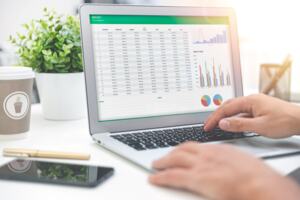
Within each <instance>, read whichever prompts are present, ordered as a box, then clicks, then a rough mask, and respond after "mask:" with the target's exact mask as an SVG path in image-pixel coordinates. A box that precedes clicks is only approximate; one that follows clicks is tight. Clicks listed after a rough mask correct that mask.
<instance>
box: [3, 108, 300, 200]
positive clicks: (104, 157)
mask: <svg viewBox="0 0 300 200" xmlns="http://www.w3.org/2000/svg"><path fill="white" fill-rule="evenodd" d="M31 120H32V121H31V129H30V132H29V133H28V137H27V138H26V139H23V140H15V141H0V151H1V152H2V149H3V148H5V147H19V148H20V147H24V148H37V149H44V150H58V151H71V152H74V151H75V152H88V153H91V155H92V156H91V160H90V161H77V162H80V163H85V164H96V165H103V166H113V167H114V168H115V175H114V176H113V177H112V178H111V179H109V180H108V181H106V182H105V183H104V184H103V185H101V186H99V187H96V188H92V189H91V188H78V187H70V186H58V185H47V184H38V183H25V182H13V181H0V188H1V197H2V198H3V197H5V198H4V199H12V200H15V199H29V198H30V200H35V199H43V200H47V199H51V200H53V199H57V198H59V199H72V200H76V199H78V200H79V199H80V200H82V199H86V198H87V197H88V198H89V199H91V200H92V199H97V200H98V199H105V200H110V199H113V200H114V199H130V200H135V199H138V200H140V199H143V200H147V199H151V200H154V199H155V200H159V199H162V200H168V199H170V200H174V199H185V200H188V199H200V198H199V197H197V196H196V195H193V194H190V193H188V192H184V191H177V190H173V189H167V188H158V187H155V186H152V185H150V184H149V183H148V182H147V177H148V173H147V172H146V171H144V170H143V169H141V168H139V167H137V166H135V165H134V164H132V163H130V162H128V161H126V160H124V159H122V158H120V157H118V156H117V155H115V154H113V153H111V152H108V151H107V150H105V149H102V148H101V147H99V146H98V145H96V144H95V143H94V142H93V141H92V139H91V138H90V136H89V131H88V123H87V119H82V120H77V121H48V120H44V119H43V117H42V113H41V107H40V106H39V105H34V106H33V107H32V119H31ZM9 160H11V158H4V157H2V156H1V159H0V164H4V163H5V162H8V161H9ZM71 162H74V161H71ZM266 162H267V163H268V164H270V165H271V166H272V167H274V168H275V169H276V170H278V171H279V172H281V173H283V174H286V173H288V172H290V171H292V170H293V169H295V168H297V166H299V163H300V155H299V156H292V157H284V158H277V159H271V160H267V161H266ZM33 186H34V187H33Z"/></svg>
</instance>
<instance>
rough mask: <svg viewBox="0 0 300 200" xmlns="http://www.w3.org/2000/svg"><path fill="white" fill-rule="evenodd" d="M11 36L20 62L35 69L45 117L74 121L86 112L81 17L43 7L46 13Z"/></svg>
mask: <svg viewBox="0 0 300 200" xmlns="http://www.w3.org/2000/svg"><path fill="white" fill-rule="evenodd" d="M24 28H25V33H24V34H20V33H17V36H16V37H12V36H10V41H11V43H12V44H14V45H15V46H16V47H17V53H18V55H19V57H20V62H21V63H20V64H21V65H23V66H28V67H32V68H33V70H34V71H35V72H36V81H37V87H38V91H39V94H40V99H41V104H42V110H43V114H44V117H45V118H46V119H52V120H72V119H79V118H82V117H83V116H84V115H85V111H86V107H85V89H84V76H83V66H82V52H81V43H80V25H79V20H78V19H77V18H76V17H74V16H63V15H58V14H57V13H56V12H55V11H49V10H47V9H46V8H45V9H44V16H43V17H42V19H39V20H32V21H31V22H30V23H28V24H24Z"/></svg>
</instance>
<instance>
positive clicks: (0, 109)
mask: <svg viewBox="0 0 300 200" xmlns="http://www.w3.org/2000/svg"><path fill="white" fill-rule="evenodd" d="M33 78H34V73H33V71H32V69H31V68H28V67H1V66H0V139H20V138H24V137H26V132H27V131H28V130H29V127H30V111H31V95H32V86H33Z"/></svg>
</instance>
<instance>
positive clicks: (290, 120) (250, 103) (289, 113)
mask: <svg viewBox="0 0 300 200" xmlns="http://www.w3.org/2000/svg"><path fill="white" fill-rule="evenodd" d="M217 125H219V127H220V128H221V129H223V130H226V131H232V132H240V131H251V132H256V133H258V134H261V135H264V136H266V137H271V138H283V137H288V136H291V135H294V134H298V133H299V132H300V107H299V106H297V105H294V104H291V103H288V102H285V101H282V100H279V99H276V98H273V97H270V96H266V95H263V94H257V95H250V96H247V97H238V98H235V99H231V100H229V101H227V102H225V103H224V104H223V105H222V106H221V107H219V108H218V109H217V110H216V111H215V112H214V113H212V114H211V115H210V116H209V117H208V119H207V120H206V122H205V126H204V129H205V130H211V129H212V128H214V127H215V126H217Z"/></svg>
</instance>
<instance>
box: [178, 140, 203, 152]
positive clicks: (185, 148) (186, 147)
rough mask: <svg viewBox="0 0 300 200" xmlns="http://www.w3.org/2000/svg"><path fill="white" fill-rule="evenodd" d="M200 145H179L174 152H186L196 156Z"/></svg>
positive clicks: (190, 143) (188, 143) (191, 143)
mask: <svg viewBox="0 0 300 200" xmlns="http://www.w3.org/2000/svg"><path fill="white" fill-rule="evenodd" d="M199 146H200V144H199V143H198V142H185V143H183V144H181V145H179V146H178V147H177V148H176V149H174V150H173V151H174V152H176V151H185V152H188V153H191V154H196V153H198V150H199V148H200V147H199Z"/></svg>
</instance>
